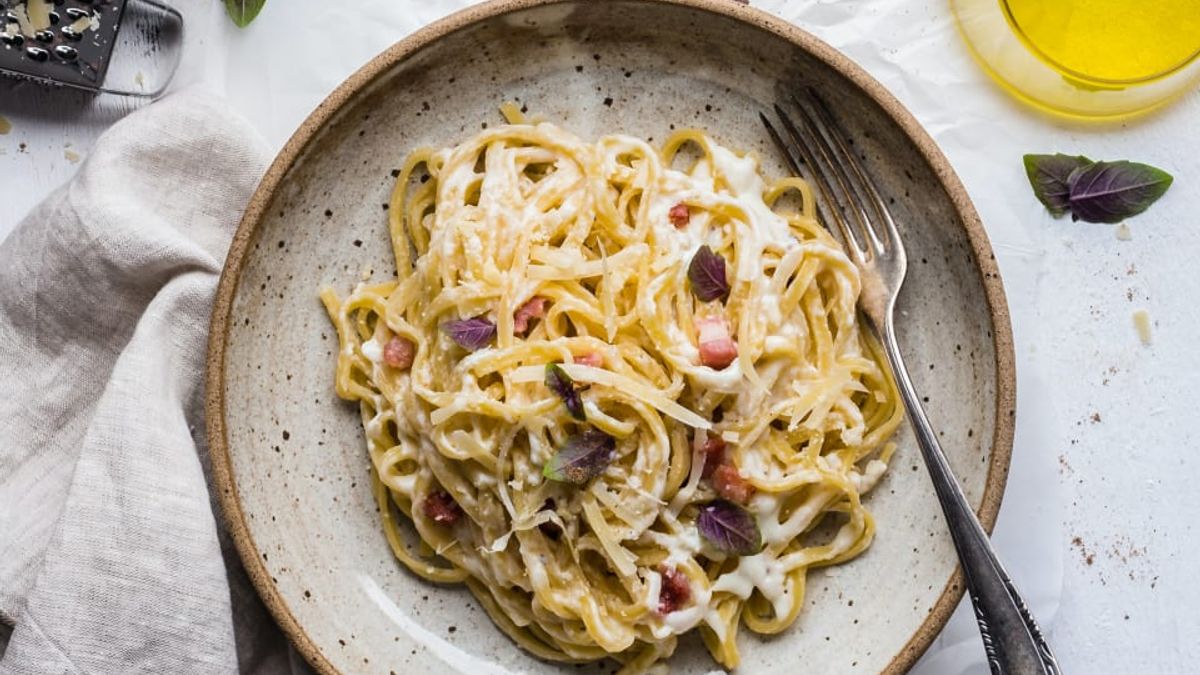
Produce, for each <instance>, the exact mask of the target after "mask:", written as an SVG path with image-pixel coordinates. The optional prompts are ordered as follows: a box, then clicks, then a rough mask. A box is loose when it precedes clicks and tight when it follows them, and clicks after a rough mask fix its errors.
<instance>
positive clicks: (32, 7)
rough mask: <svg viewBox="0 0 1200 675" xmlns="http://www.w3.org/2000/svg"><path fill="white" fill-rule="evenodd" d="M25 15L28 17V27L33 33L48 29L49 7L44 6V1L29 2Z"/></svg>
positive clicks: (34, 0) (32, 0) (30, 0)
mask: <svg viewBox="0 0 1200 675" xmlns="http://www.w3.org/2000/svg"><path fill="white" fill-rule="evenodd" d="M25 15H26V16H28V17H29V25H30V27H31V28H33V30H34V31H40V30H46V29H47V28H49V27H50V5H48V4H46V0H29V4H28V5H26V6H25Z"/></svg>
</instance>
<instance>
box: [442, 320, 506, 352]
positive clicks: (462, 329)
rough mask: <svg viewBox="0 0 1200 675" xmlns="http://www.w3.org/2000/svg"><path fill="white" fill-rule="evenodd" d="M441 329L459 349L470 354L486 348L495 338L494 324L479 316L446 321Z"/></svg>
mask: <svg viewBox="0 0 1200 675" xmlns="http://www.w3.org/2000/svg"><path fill="white" fill-rule="evenodd" d="M441 328H442V332H443V333H445V334H446V335H448V336H449V337H450V339H451V340H454V341H455V342H457V343H458V346H459V347H462V348H463V349H466V350H467V351H471V352H473V351H476V350H478V349H482V348H484V347H486V346H487V345H488V343H489V342H491V341H492V338H494V337H495V336H496V324H494V323H492V322H491V321H488V320H487V319H485V318H483V317H481V316H477V317H475V318H474V319H459V320H457V321H447V322H446V323H444V324H442V326H441Z"/></svg>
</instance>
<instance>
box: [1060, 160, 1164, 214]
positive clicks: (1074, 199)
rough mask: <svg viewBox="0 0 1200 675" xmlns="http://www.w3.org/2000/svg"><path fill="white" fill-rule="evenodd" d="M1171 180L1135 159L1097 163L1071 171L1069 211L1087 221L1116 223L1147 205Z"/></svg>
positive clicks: (1147, 206) (1162, 191)
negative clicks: (1132, 160) (1134, 160)
mask: <svg viewBox="0 0 1200 675" xmlns="http://www.w3.org/2000/svg"><path fill="white" fill-rule="evenodd" d="M1172 180H1174V179H1173V178H1172V177H1171V174H1169V173H1167V172H1166V171H1163V170H1162V169H1157V168H1155V167H1152V166H1150V165H1148V164H1138V163H1136V162H1125V161H1121V162H1096V163H1095V164H1092V165H1091V166H1087V167H1080V168H1078V169H1076V170H1075V171H1073V172H1071V176H1070V183H1071V198H1070V201H1071V212H1072V214H1074V217H1075V219H1076V220H1086V221H1087V222H1089V223H1119V222H1121V221H1122V220H1125V219H1126V218H1129V217H1130V216H1136V215H1137V214H1139V213H1141V212H1142V211H1145V210H1146V209H1148V208H1150V205H1151V204H1153V203H1154V202H1156V201H1158V198H1159V197H1161V196H1163V193H1165V192H1166V191H1167V188H1169V187H1171V181H1172Z"/></svg>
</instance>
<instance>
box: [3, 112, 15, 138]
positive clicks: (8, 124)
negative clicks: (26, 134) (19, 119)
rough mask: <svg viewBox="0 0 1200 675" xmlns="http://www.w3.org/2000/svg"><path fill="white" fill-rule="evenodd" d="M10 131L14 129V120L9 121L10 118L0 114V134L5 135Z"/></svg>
mask: <svg viewBox="0 0 1200 675" xmlns="http://www.w3.org/2000/svg"><path fill="white" fill-rule="evenodd" d="M10 131H12V122H9V121H8V118H7V117H5V116H4V115H0V136H3V135H5V134H7V133H8V132H10Z"/></svg>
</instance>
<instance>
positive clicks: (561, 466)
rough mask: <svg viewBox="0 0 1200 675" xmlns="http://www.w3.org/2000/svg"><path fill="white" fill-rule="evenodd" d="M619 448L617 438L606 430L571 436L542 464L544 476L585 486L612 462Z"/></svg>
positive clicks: (593, 430) (588, 431)
mask: <svg viewBox="0 0 1200 675" xmlns="http://www.w3.org/2000/svg"><path fill="white" fill-rule="evenodd" d="M616 448H617V440H616V439H615V438H613V437H612V436H609V435H608V434H606V433H604V432H603V431H597V430H596V429H588V430H587V431H584V432H582V433H578V434H575V435H574V436H571V437H570V438H568V439H567V442H566V443H564V444H563V446H562V447H561V448H559V449H558V452H556V453H554V456H553V457H551V458H550V461H549V462H546V465H545V466H543V467H542V475H543V476H545V477H546V478H549V479H550V480H555V481H559V482H560V483H571V484H573V485H583V484H585V483H587V482H588V481H589V480H591V479H593V478H595V477H596V476H599V475H600V473H601V472H602V471H604V468H605V467H607V466H608V465H609V464H611V463H612V461H613V455H614V454H615V453H616Z"/></svg>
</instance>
